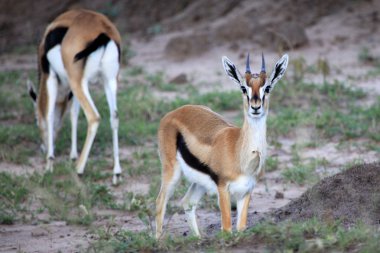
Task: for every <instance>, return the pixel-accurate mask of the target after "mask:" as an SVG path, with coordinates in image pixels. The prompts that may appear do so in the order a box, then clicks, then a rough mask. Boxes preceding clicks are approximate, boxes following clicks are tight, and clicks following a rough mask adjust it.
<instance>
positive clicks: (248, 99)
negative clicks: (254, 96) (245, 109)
mask: <svg viewBox="0 0 380 253" xmlns="http://www.w3.org/2000/svg"><path fill="white" fill-rule="evenodd" d="M247 103H248V105H249V96H248V95H247Z"/></svg>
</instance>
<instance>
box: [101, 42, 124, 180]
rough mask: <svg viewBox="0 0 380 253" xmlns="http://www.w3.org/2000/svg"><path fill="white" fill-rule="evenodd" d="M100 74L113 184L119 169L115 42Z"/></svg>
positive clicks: (116, 53) (116, 54) (110, 44)
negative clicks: (106, 118)
mask: <svg viewBox="0 0 380 253" xmlns="http://www.w3.org/2000/svg"><path fill="white" fill-rule="evenodd" d="M101 64H102V72H103V75H104V79H105V83H104V91H105V93H106V97H107V102H108V107H109V110H110V123H111V128H112V144H113V161H114V167H113V180H112V182H113V184H117V183H118V181H119V180H120V174H121V167H120V159H119V137H118V128H119V116H118V112H117V75H118V73H119V50H118V48H117V46H116V44H115V42H113V41H110V42H109V43H108V44H107V46H106V48H105V50H104V55H103V58H102V61H101Z"/></svg>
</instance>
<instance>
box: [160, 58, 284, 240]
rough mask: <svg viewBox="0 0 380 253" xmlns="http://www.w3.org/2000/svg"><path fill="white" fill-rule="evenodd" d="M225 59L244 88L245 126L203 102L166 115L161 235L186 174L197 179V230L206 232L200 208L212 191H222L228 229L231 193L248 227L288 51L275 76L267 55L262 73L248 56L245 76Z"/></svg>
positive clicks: (191, 213)
mask: <svg viewBox="0 0 380 253" xmlns="http://www.w3.org/2000/svg"><path fill="white" fill-rule="evenodd" d="M222 62H223V67H224V69H225V71H226V73H227V75H228V76H229V77H230V78H231V79H232V80H233V81H234V82H235V83H237V84H238V85H239V86H240V88H241V90H242V93H243V101H244V123H243V126H242V127H241V128H239V127H235V126H233V125H231V124H230V123H228V122H227V121H225V120H224V119H223V117H222V116H221V115H219V114H217V113H215V112H213V111H212V110H211V109H209V108H207V107H205V106H200V105H186V106H182V107H180V108H178V109H176V110H174V111H172V112H169V113H168V114H166V115H165V116H164V117H163V118H162V119H161V122H160V127H159V130H158V144H159V154H160V159H161V164H162V181H161V189H160V193H159V195H158V197H157V200H156V211H157V213H156V237H157V238H160V237H161V235H162V227H163V220H164V215H165V210H166V205H167V201H168V200H169V198H170V196H171V195H172V193H173V191H174V188H175V185H176V184H177V182H178V181H179V178H180V176H181V173H183V174H184V175H185V177H186V178H187V179H188V180H189V181H190V182H191V186H190V188H189V190H188V191H187V193H186V195H185V196H184V198H183V200H182V205H183V207H184V209H185V212H186V215H187V220H188V223H189V225H190V227H191V229H192V230H193V232H194V233H195V235H197V236H200V232H199V229H198V225H197V222H196V219H195V218H196V215H195V210H196V207H197V204H198V202H199V200H200V199H201V198H202V196H203V195H204V194H205V193H206V192H211V193H216V194H217V195H218V202H219V203H218V204H219V208H220V211H221V220H222V230H224V231H231V230H232V228H231V226H232V225H231V203H230V201H231V197H233V199H236V201H237V212H238V215H237V223H236V228H237V230H238V231H241V230H244V229H245V227H246V223H247V214H248V206H249V202H250V196H251V192H252V190H253V188H254V186H255V184H256V179H257V177H259V175H260V174H261V170H262V167H263V166H262V165H263V163H264V161H265V156H266V116H267V114H268V108H269V94H270V92H271V91H272V89H273V87H274V86H275V84H276V83H277V82H278V81H279V80H280V79H281V77H282V76H283V75H284V73H285V70H286V68H287V65H288V56H287V55H284V56H283V57H282V58H281V59H280V60H279V61H278V62H277V63H276V66H275V69H274V70H273V72H272V74H271V75H270V77H269V78H267V76H266V70H265V60H264V56H263V55H262V67H261V72H260V74H252V73H251V68H250V66H249V56H248V57H247V65H246V73H245V76H244V77H243V76H242V75H241V74H240V72H239V71H238V70H237V68H236V67H235V65H234V64H233V63H232V62H231V61H230V60H229V59H228V58H227V57H223V58H222Z"/></svg>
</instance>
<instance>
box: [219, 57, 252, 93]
mask: <svg viewBox="0 0 380 253" xmlns="http://www.w3.org/2000/svg"><path fill="white" fill-rule="evenodd" d="M222 63H223V68H224V71H226V74H227V75H228V77H229V78H230V79H231V80H232V81H234V82H235V83H237V84H239V85H240V88H241V89H242V91H243V92H244V93H246V92H247V91H246V88H245V84H244V80H243V77H242V75H241V74H240V72H239V70H237V68H236V67H235V64H233V62H232V61H231V60H230V59H228V58H227V57H226V56H223V57H222Z"/></svg>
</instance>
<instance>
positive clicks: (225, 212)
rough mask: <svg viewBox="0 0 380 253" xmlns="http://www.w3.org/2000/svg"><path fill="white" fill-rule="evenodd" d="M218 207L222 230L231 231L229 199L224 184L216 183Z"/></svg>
mask: <svg viewBox="0 0 380 253" xmlns="http://www.w3.org/2000/svg"><path fill="white" fill-rule="evenodd" d="M218 198H219V208H220V212H221V216H222V230H223V231H226V232H231V230H232V225H231V200H230V193H229V192H228V189H227V186H226V185H223V184H222V185H218Z"/></svg>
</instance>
